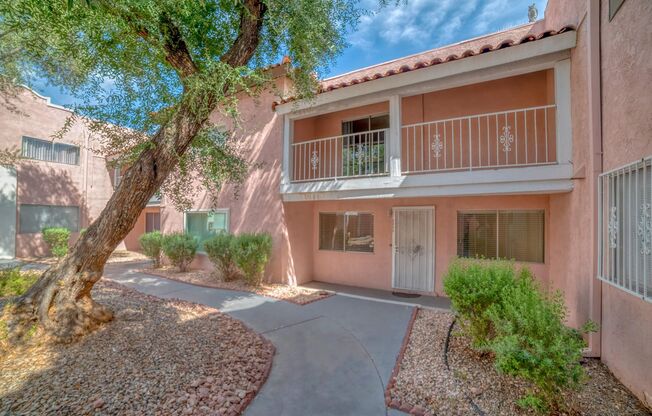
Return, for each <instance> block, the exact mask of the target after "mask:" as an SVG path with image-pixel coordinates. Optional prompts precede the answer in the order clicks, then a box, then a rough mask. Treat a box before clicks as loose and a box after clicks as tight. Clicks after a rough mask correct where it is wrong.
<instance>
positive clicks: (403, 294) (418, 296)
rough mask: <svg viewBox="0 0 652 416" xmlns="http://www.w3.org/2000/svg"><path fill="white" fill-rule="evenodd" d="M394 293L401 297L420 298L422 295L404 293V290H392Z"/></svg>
mask: <svg viewBox="0 0 652 416" xmlns="http://www.w3.org/2000/svg"><path fill="white" fill-rule="evenodd" d="M392 295H394V296H396V297H399V298H420V297H421V295H420V294H418V293H403V292H392Z"/></svg>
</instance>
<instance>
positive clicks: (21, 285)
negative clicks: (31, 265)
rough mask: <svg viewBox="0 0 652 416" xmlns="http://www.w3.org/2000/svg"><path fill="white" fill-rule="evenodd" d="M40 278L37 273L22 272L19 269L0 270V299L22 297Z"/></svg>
mask: <svg viewBox="0 0 652 416" xmlns="http://www.w3.org/2000/svg"><path fill="white" fill-rule="evenodd" d="M39 276H40V274H39V273H37V272H21V271H20V268H18V267H14V268H11V269H4V270H0V298H1V297H6V296H20V295H22V294H23V293H25V292H26V291H27V289H29V288H30V286H32V285H33V284H34V282H36V281H37V280H38V278H39Z"/></svg>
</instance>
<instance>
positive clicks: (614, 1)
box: [609, 0, 625, 21]
mask: <svg viewBox="0 0 652 416" xmlns="http://www.w3.org/2000/svg"><path fill="white" fill-rule="evenodd" d="M624 2H625V0H609V20H610V21H611V19H613V18H614V16H615V15H616V13H618V10H619V9H620V6H622V5H623V3H624Z"/></svg>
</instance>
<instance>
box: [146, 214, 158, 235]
mask: <svg viewBox="0 0 652 416" xmlns="http://www.w3.org/2000/svg"><path fill="white" fill-rule="evenodd" d="M152 231H161V214H160V213H158V212H148V213H146V214H145V232H147V233H151V232H152Z"/></svg>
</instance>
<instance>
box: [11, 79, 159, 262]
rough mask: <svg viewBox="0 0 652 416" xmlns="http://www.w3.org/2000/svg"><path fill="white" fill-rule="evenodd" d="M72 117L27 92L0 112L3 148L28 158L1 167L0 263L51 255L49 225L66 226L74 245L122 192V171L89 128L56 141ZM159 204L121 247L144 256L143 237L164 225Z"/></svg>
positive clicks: (147, 211) (81, 126)
mask: <svg viewBox="0 0 652 416" xmlns="http://www.w3.org/2000/svg"><path fill="white" fill-rule="evenodd" d="M70 115H71V113H70V110H68V109H66V108H64V107H61V106H58V105H54V104H52V103H51V102H50V100H49V98H47V97H42V96H40V95H38V94H37V93H35V92H34V91H32V90H30V89H27V88H24V89H21V90H20V91H19V93H18V95H17V96H16V97H15V98H12V99H11V100H10V101H8V102H7V104H6V105H3V106H2V107H0V126H1V128H0V146H2V148H5V149H17V150H18V151H19V153H20V155H21V156H22V160H21V162H20V163H19V164H18V165H17V166H16V167H15V168H8V167H1V166H0V258H14V257H41V256H46V255H49V251H48V247H47V245H46V244H45V242H44V241H43V238H42V234H41V230H42V229H43V228H44V227H66V228H68V229H69V230H71V231H72V236H71V240H72V241H74V239H76V238H77V236H78V233H79V231H80V230H81V229H83V228H85V227H87V226H88V225H89V224H90V223H91V222H92V221H93V220H94V219H95V218H97V217H98V216H99V214H100V212H102V210H103V209H104V206H105V205H106V203H107V201H108V200H109V198H110V197H111V195H112V193H113V189H114V188H115V186H117V183H118V181H119V178H120V176H119V172H120V171H119V169H116V167H114V166H113V165H112V164H111V163H108V162H107V160H106V158H105V157H104V156H102V155H101V154H100V152H99V148H100V141H99V140H98V137H96V136H94V135H93V134H92V133H91V132H90V131H89V130H88V129H87V128H86V126H85V125H84V124H83V123H81V122H77V123H75V124H74V125H73V126H72V127H71V128H70V129H69V131H67V132H66V133H65V135H64V136H63V137H61V138H60V139H59V138H57V139H56V140H53V135H54V134H55V133H57V132H58V131H60V129H61V128H62V127H63V126H64V124H65V122H66V120H67V119H68V118H69V116H70ZM159 203H160V200H158V199H153V200H152V201H151V205H152V206H151V207H148V208H146V209H145V211H144V212H143V214H141V217H140V218H139V219H138V223H137V224H136V227H135V228H134V230H133V231H132V232H131V233H130V234H129V236H127V238H126V239H125V240H124V242H123V243H121V244H120V246H119V247H118V248H121V249H129V250H138V248H139V246H138V236H139V235H140V234H142V233H143V232H145V230H146V229H147V228H148V227H149V228H150V229H154V228H157V227H158V226H159V221H158V217H157V215H158V205H159Z"/></svg>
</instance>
